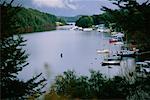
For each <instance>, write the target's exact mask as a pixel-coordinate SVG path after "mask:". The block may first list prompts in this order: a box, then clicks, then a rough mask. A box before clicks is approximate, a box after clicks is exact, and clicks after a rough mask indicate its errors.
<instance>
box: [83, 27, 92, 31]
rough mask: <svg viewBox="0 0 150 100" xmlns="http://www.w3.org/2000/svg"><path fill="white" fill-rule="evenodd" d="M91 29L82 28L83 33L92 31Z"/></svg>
mask: <svg viewBox="0 0 150 100" xmlns="http://www.w3.org/2000/svg"><path fill="white" fill-rule="evenodd" d="M92 30H93V29H92V28H83V31H92Z"/></svg>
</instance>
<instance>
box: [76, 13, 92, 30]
mask: <svg viewBox="0 0 150 100" xmlns="http://www.w3.org/2000/svg"><path fill="white" fill-rule="evenodd" d="M93 24H94V21H93V19H92V17H90V16H82V17H80V18H79V19H78V20H77V21H76V26H79V27H82V28H88V27H92V25H93Z"/></svg>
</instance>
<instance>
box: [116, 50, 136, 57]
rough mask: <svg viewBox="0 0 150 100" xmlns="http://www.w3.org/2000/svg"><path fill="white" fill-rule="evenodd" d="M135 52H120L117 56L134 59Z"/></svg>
mask: <svg viewBox="0 0 150 100" xmlns="http://www.w3.org/2000/svg"><path fill="white" fill-rule="evenodd" d="M135 55H136V52H135V51H132V50H121V51H120V53H119V54H118V56H122V57H135Z"/></svg>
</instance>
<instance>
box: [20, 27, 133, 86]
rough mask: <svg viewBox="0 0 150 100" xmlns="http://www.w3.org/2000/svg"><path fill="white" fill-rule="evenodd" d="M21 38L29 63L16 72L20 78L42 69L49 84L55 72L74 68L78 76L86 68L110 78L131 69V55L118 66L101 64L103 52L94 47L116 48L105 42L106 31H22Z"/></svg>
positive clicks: (112, 49) (28, 76)
mask: <svg viewBox="0 0 150 100" xmlns="http://www.w3.org/2000/svg"><path fill="white" fill-rule="evenodd" d="M69 27H70V26H69ZM63 28H64V27H63ZM23 37H24V39H26V40H27V45H26V47H25V50H26V51H27V53H28V54H30V56H29V58H28V60H27V61H28V62H29V63H30V64H29V66H28V67H25V68H24V69H23V71H22V72H21V73H20V74H19V78H20V79H22V80H27V79H29V78H31V77H32V76H35V75H37V74H39V73H41V72H42V73H43V76H44V77H45V78H47V80H48V84H49V85H50V84H52V83H53V82H54V79H55V76H56V75H58V74H62V73H63V72H64V71H67V70H74V71H75V72H76V73H77V74H79V75H89V70H90V69H93V70H96V71H97V70H99V71H100V72H101V73H103V74H104V75H106V76H107V77H113V76H116V75H125V74H126V73H127V72H128V71H132V70H134V69H135V67H134V66H135V60H134V59H133V58H125V59H123V61H122V62H121V66H111V67H112V68H108V66H101V62H102V61H103V59H104V58H105V57H107V55H103V54H97V52H96V51H97V50H103V49H109V50H110V51H111V53H116V52H117V50H120V46H119V45H112V44H109V39H110V34H108V33H100V32H97V31H91V32H84V31H77V30H76V31H75V30H63V29H60V30H54V31H47V32H35V33H32V34H25V35H23ZM61 53H62V58H61V56H60V54H61Z"/></svg>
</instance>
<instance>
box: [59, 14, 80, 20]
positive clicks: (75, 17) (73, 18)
mask: <svg viewBox="0 0 150 100" xmlns="http://www.w3.org/2000/svg"><path fill="white" fill-rule="evenodd" d="M80 17H81V15H78V16H74V17H64V16H60V18H62V19H64V20H65V21H66V22H76V21H77V20H78V19H79V18H80Z"/></svg>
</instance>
